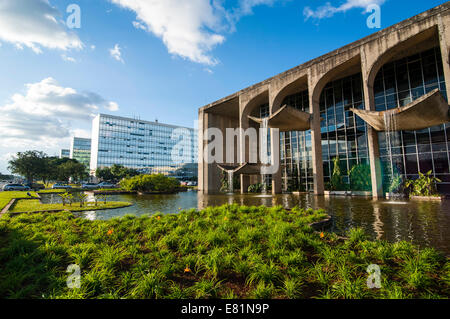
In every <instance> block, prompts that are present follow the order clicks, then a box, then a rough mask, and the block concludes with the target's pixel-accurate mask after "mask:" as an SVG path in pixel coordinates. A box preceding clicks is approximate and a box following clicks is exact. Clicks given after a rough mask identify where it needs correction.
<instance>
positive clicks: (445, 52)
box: [199, 3, 450, 197]
mask: <svg viewBox="0 0 450 319" xmlns="http://www.w3.org/2000/svg"><path fill="white" fill-rule="evenodd" d="M449 13H450V3H445V4H443V5H441V6H438V7H436V8H433V9H431V10H429V11H426V12H424V13H422V14H420V15H418V16H415V17H413V18H410V19H408V20H405V21H403V22H401V23H398V24H396V25H394V26H392V27H389V28H387V29H384V30H381V31H379V32H377V33H375V34H373V35H371V36H368V37H366V38H364V39H361V40H359V41H357V42H354V43H351V44H349V45H347V46H345V47H343V48H340V49H338V50H336V51H333V52H331V53H328V54H326V55H324V56H322V57H319V58H317V59H314V60H312V61H309V62H307V63H305V64H303V65H300V66H298V67H295V68H293V69H291V70H288V71H286V72H283V73H281V74H279V75H277V76H275V77H273V78H270V79H268V80H265V81H263V82H261V83H258V84H255V85H253V86H251V87H249V88H246V89H243V90H242V91H239V92H237V93H235V94H233V95H231V96H229V97H227V98H224V99H222V100H220V101H217V102H215V103H212V104H209V105H207V106H205V107H203V108H201V109H200V113H199V116H200V126H199V129H200V130H201V129H202V128H203V129H206V128H208V127H219V126H220V128H221V129H225V128H226V125H235V126H231V127H241V128H244V129H246V128H248V127H249V125H250V124H249V120H248V118H247V116H248V115H249V114H250V113H251V111H252V110H253V109H254V108H255V107H257V106H259V105H261V104H263V103H269V107H270V112H271V114H272V113H274V112H276V111H277V110H278V108H279V107H281V103H282V100H283V99H284V97H286V96H287V95H290V94H293V93H296V92H300V91H303V90H305V89H308V91H309V96H310V106H311V108H312V113H313V117H312V118H313V120H312V121H313V122H312V130H311V131H312V134H311V135H312V146H313V173H314V180H315V181H314V192H315V194H317V195H322V194H323V192H324V182H323V162H322V145H321V132H320V116H319V112H320V110H319V99H320V95H321V93H322V90H323V88H324V87H325V86H326V85H327V83H329V82H330V81H333V80H337V79H340V78H343V77H346V76H348V75H352V74H356V73H359V72H361V73H362V77H363V85H364V99H365V105H366V109H368V110H374V109H375V102H374V94H373V83H374V79H375V77H376V75H377V73H378V71H379V70H380V69H381V67H382V66H383V65H384V64H385V63H387V62H389V61H392V60H393V59H395V58H399V57H402V55H403V56H406V55H407V54H412V53H414V52H420V51H423V50H424V48H425V47H427V46H433V45H439V46H440V47H441V51H442V56H443V65H444V74H445V79H446V82H447V83H448V84H449V83H450V68H449V59H450V58H449V53H450V14H449ZM447 90H448V96H450V85H447ZM236 98H239V120H238V121H236V120H234V121H229V122H226V121H223V120H222V121H221V120H220V117H223V115H216V116H214V115H213V114H214V112H216V110H217V112H218V113H223V106H224V105H225V104H226V103H229V101H230V100H232V99H236ZM233 112H234V111H233ZM216 125H219V126H216ZM200 136H202V135H201V134H199V138H200V140H199V150H203V149H204V147H205V146H206V141H204V139H203V138H202V137H200ZM272 138H273V139H276V138H277V136H274V134H272ZM278 138H279V136H278ZM368 139H369V144H368V147H369V159H370V166H371V178H372V193H373V196H374V197H381V196H382V195H383V194H382V181H381V169H380V160H379V150H378V137H377V134H376V132H375V131H374V130H373V129H372V128H370V127H369V129H368ZM272 145H273V143H272ZM238 147H240V148H241V151H242V152H243V153H244V155H243V157H242V158H241V160H240V162H241V163H243V162H245V161H247V160H248V156H247V155H248V154H247V153H248V145H247V146H246V145H245V143H243V140H242V139H241V141H240V145H239V146H238ZM272 153H273V152H272ZM199 154H201V152H199ZM202 163H203V161H202V159H201V158H199V179H200V183H199V189H200V190H201V191H204V192H211V191H213V190H214V191H215V190H218V187H217V184H218V172H217V167H216V166H215V165H214V164H208V165H207V164H202ZM242 181H244V182H245V185H247V184H248V183H249V180H248V179H247V178H243V180H242ZM242 181H241V182H242ZM273 181H274V185H273V191H274V193H280V192H281V172H280V171H279V172H277V173H275V174H274V175H273ZM244 188H245V187H244Z"/></svg>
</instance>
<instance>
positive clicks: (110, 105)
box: [105, 102, 119, 112]
mask: <svg viewBox="0 0 450 319" xmlns="http://www.w3.org/2000/svg"><path fill="white" fill-rule="evenodd" d="M105 108H106V109H107V110H109V111H111V112H117V111H118V110H119V104H117V103H116V102H109V103H108V105H105Z"/></svg>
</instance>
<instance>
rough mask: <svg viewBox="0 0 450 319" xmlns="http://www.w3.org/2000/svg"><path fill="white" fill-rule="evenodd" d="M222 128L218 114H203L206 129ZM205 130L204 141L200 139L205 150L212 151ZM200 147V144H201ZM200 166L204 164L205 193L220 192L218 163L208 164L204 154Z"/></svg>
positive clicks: (203, 186)
mask: <svg viewBox="0 0 450 319" xmlns="http://www.w3.org/2000/svg"><path fill="white" fill-rule="evenodd" d="M213 127H216V128H220V117H219V116H218V115H215V114H211V113H204V116H203V128H204V130H206V129H208V128H213ZM204 133H205V131H204V132H203V134H201V135H202V139H203V141H199V142H201V143H199V144H202V145H203V152H208V153H209V152H210V149H209V148H210V146H209V142H210V141H208V140H207V136H206V135H205V134H204ZM199 148H200V146H199ZM200 166H202V168H203V173H202V174H203V178H202V180H203V182H202V183H203V185H202V189H203V193H205V194H211V193H215V192H218V191H219V190H220V181H221V178H220V173H219V168H218V167H217V163H211V164H208V163H207V162H206V159H205V158H204V156H202V163H199V169H200Z"/></svg>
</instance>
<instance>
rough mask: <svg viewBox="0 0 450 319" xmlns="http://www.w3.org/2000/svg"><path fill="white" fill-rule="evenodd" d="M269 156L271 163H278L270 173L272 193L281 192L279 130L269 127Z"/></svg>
mask: <svg viewBox="0 0 450 319" xmlns="http://www.w3.org/2000/svg"><path fill="white" fill-rule="evenodd" d="M270 156H271V164H272V165H274V164H275V163H277V164H278V170H277V172H276V173H274V174H272V194H273V195H276V194H281V193H282V192H283V188H282V180H281V156H280V132H279V131H278V130H274V129H270Z"/></svg>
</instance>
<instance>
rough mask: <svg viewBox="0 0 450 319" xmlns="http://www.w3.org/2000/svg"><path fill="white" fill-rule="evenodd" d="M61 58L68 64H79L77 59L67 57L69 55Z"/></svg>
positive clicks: (63, 55)
mask: <svg viewBox="0 0 450 319" xmlns="http://www.w3.org/2000/svg"><path fill="white" fill-rule="evenodd" d="M61 58H62V59H63V60H64V61H66V62H72V63H75V62H77V60H75V58H72V57H70V56H67V55H65V54H62V55H61Z"/></svg>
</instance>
